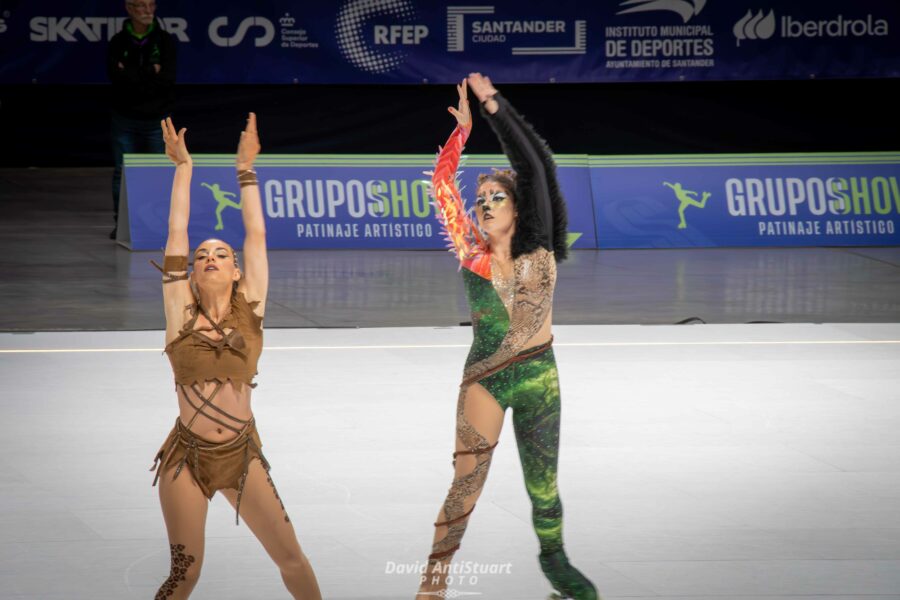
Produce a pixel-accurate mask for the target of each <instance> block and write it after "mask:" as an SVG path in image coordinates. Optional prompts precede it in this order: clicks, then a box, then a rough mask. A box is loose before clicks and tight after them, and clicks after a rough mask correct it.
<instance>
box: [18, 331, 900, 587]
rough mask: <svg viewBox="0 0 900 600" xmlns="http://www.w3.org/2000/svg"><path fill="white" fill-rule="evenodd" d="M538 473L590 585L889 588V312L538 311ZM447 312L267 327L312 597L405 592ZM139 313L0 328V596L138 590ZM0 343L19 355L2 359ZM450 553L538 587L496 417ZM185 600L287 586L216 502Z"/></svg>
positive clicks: (437, 495)
mask: <svg viewBox="0 0 900 600" xmlns="http://www.w3.org/2000/svg"><path fill="white" fill-rule="evenodd" d="M555 333H556V354H557V360H558V363H559V369H560V375H561V381H562V395H563V407H564V408H563V424H562V428H563V429H562V450H561V465H560V486H561V491H562V500H563V503H564V506H565V511H566V520H565V537H566V541H567V548H568V551H569V554H570V556H571V557H572V559H573V562H574V564H576V565H577V566H578V567H579V568H581V569H582V570H583V571H584V572H585V573H587V574H588V575H589V576H590V577H591V578H592V579H593V580H594V582H595V583H596V584H597V587H598V588H599V590H600V591H601V593H602V594H603V597H604V599H605V600H612V599H617V598H621V599H625V598H628V599H629V600H647V599H651V598H652V599H654V600H659V599H668V598H671V599H674V598H678V599H679V600H700V599H703V600H724V599H729V600H749V599H765V600H787V599H792V600H794V599H796V600H800V599H802V600H824V599H829V600H851V599H852V600H861V599H866V600H887V599H891V600H900V324H888V325H881V324H862V325H697V326H559V327H556V328H555ZM470 336H471V331H470V330H469V329H467V328H446V329H434V328H403V329H399V328H391V329H387V328H385V329H355V330H354V329H294V330H287V329H281V330H268V331H267V332H266V346H267V349H266V351H265V352H264V353H263V356H262V360H261V362H260V376H259V377H258V379H257V381H258V382H259V387H258V388H257V389H256V391H255V392H254V395H255V398H254V407H255V413H256V417H257V421H258V424H259V429H260V432H261V436H262V440H263V442H264V444H265V452H266V456H267V457H268V458H269V460H270V461H271V463H272V465H273V470H272V476H273V478H274V480H275V482H276V484H277V485H278V489H279V492H280V493H281V496H282V498H283V499H284V501H285V504H286V507H287V510H288V512H289V514H290V515H291V518H292V521H293V522H294V525H295V527H296V528H297V529H298V532H299V535H300V541H301V544H302V545H303V547H304V549H305V551H306V553H307V554H308V556H309V557H310V559H311V561H312V562H313V566H314V567H315V569H316V572H317V575H318V578H319V582H320V585H321V587H322V590H323V593H324V596H325V597H326V598H335V599H351V598H353V599H362V598H369V599H373V600H375V599H379V600H385V599H392V600H393V599H403V598H409V599H411V598H412V597H413V595H414V591H415V588H416V576H415V575H408V574H407V575H398V574H388V573H386V572H385V571H386V568H387V566H388V565H389V564H390V563H395V564H405V563H416V562H419V564H421V561H422V560H424V558H425V557H426V555H427V554H428V552H429V549H430V540H431V536H432V533H433V527H432V522H433V521H434V517H435V515H436V513H437V509H438V507H439V505H440V503H441V501H442V500H443V496H444V493H445V492H446V490H447V487H448V485H449V483H450V478H451V473H452V470H451V466H450V461H451V452H452V443H453V423H454V411H455V402H456V391H455V390H456V386H457V385H458V383H459V379H460V375H461V372H462V363H463V360H464V358H465V354H466V349H467V344H468V342H469V339H470ZM161 346H162V333H161V332H153V331H151V332H112V333H90V332H86V333H37V334H0V380H2V382H3V389H4V392H3V394H2V396H0V408H2V416H3V420H2V424H3V435H2V436H0V598H3V599H4V600H13V599H16V600H19V599H26V598H27V599H30V600H38V599H40V600H63V599H65V600H72V599H81V598H84V599H91V600H106V599H110V600H112V599H116V600H121V599H129V598H143V599H149V598H152V597H153V594H154V592H155V590H156V588H157V586H158V585H159V583H160V582H161V581H162V580H163V579H164V578H165V577H166V575H167V571H168V566H169V557H168V545H167V542H166V537H165V529H164V526H163V521H162V516H161V514H160V511H159V506H158V503H157V497H156V489H155V488H151V487H150V483H151V480H152V475H153V474H152V473H150V472H148V470H147V469H148V468H149V467H150V464H151V462H152V457H153V454H154V452H155V451H156V450H157V448H158V447H159V445H160V444H161V443H162V440H163V438H164V437H165V435H166V433H167V432H168V430H169V429H170V428H171V426H172V423H173V421H174V418H175V414H176V404H175V399H174V393H173V389H172V383H171V381H172V378H171V371H170V370H169V366H168V361H167V359H166V357H165V356H164V355H162V354H161V352H160V348H161ZM24 350H42V351H37V352H24ZM508 419H509V416H507V427H506V428H505V430H504V432H503V435H502V436H501V439H500V445H499V446H498V448H497V451H496V454H495V460H494V463H493V465H492V469H491V473H490V476H489V478H488V483H487V486H486V488H485V492H484V495H483V496H482V498H481V500H480V501H479V504H478V509H477V510H476V511H475V513H474V514H473V517H472V519H471V522H470V526H469V530H468V532H467V535H466V537H465V539H464V541H463V545H462V550H461V551H460V552H459V553H458V554H457V560H461V561H478V562H481V563H511V574H503V575H483V576H481V577H480V578H479V579H478V581H477V584H476V585H474V586H473V585H469V584H468V582H466V584H465V585H462V584H461V585H456V586H454V589H456V590H458V591H459V592H466V593H470V594H471V595H466V596H464V597H466V598H472V599H473V600H479V599H482V598H484V599H502V600H518V599H522V600H524V599H540V598H545V597H546V596H547V595H548V594H549V593H550V587H549V586H548V584H547V583H546V582H545V580H544V578H543V576H542V575H541V573H540V569H539V567H538V563H537V559H536V555H537V552H538V547H537V542H536V538H535V536H534V533H533V532H532V530H531V525H530V508H529V504H528V499H527V496H526V494H525V490H524V486H523V483H522V475H521V471H520V468H519V465H518V457H517V455H516V451H515V438H514V436H513V434H512V431H511V427H509V426H508V425H509V422H508ZM207 535H208V539H207V554H206V558H205V561H204V568H203V574H202V576H201V580H200V584H199V585H198V587H197V588H196V590H195V593H194V595H193V598H197V599H198V600H202V599H210V600H211V599H216V600H229V599H235V600H236V599H242V600H245V599H269V598H272V599H287V598H289V597H290V596H289V595H288V594H287V592H286V591H284V589H283V588H282V586H281V581H280V578H279V575H278V572H277V569H276V568H275V566H274V565H273V564H272V563H271V562H270V561H269V559H268V558H267V556H266V555H265V554H264V552H263V550H262V549H261V547H260V546H259V544H258V543H257V542H256V540H255V539H254V538H253V537H252V536H251V534H250V533H249V531H248V530H247V528H246V527H245V526H244V525H243V524H242V525H241V526H240V527H235V525H234V515H233V512H232V509H231V507H230V506H229V505H228V504H227V502H225V500H224V498H222V497H220V496H217V497H216V498H214V499H213V501H212V510H211V511H210V515H209V521H208V524H207Z"/></svg>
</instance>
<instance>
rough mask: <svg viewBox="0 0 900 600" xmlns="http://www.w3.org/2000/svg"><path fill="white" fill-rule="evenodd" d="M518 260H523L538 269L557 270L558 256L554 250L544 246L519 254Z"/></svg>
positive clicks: (524, 263) (522, 261) (525, 263)
mask: <svg viewBox="0 0 900 600" xmlns="http://www.w3.org/2000/svg"><path fill="white" fill-rule="evenodd" d="M516 262H517V263H519V262H521V263H522V264H523V265H527V266H528V267H530V268H531V269H538V270H541V271H556V257H555V256H554V255H553V252H552V251H550V250H547V249H546V248H544V247H543V246H539V247H538V248H535V249H534V250H532V251H531V252H528V253H527V254H523V255H521V256H519V257H518V258H517V259H516Z"/></svg>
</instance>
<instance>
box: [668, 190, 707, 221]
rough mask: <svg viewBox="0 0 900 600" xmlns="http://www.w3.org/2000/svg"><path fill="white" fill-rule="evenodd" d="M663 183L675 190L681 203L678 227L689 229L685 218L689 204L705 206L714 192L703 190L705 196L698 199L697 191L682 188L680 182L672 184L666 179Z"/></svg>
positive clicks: (698, 206)
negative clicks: (685, 211)
mask: <svg viewBox="0 0 900 600" xmlns="http://www.w3.org/2000/svg"><path fill="white" fill-rule="evenodd" d="M663 185H664V186H666V187H670V188H672V191H673V192H675V197H676V198H678V201H679V202H680V203H681V204H679V206H678V216H679V217H681V221H680V222H679V223H678V229H687V222H686V221H685V220H684V210H685V209H686V208H687V207H689V206H696V207H697V208H705V207H706V201H707V200H709V197H710V196H711V195H712V194H710V193H709V192H703V197H702V198H700V199H699V200H697V192H692V191H691V190H686V189H684V188H682V187H681V184H680V183H676V184H671V183H669V182H668V181H664V182H663Z"/></svg>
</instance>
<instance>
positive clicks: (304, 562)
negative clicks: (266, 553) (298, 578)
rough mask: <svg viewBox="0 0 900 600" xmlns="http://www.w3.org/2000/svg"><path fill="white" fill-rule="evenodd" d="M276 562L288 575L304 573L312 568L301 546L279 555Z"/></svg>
mask: <svg viewBox="0 0 900 600" xmlns="http://www.w3.org/2000/svg"><path fill="white" fill-rule="evenodd" d="M276 564H277V565H278V569H279V570H280V571H281V572H282V573H284V574H286V575H289V574H297V573H304V572H306V571H308V570H309V568H310V566H309V559H308V558H306V555H305V554H304V553H303V551H302V550H300V549H299V548H297V550H296V551H292V552H289V553H286V554H284V555H283V556H281V557H279V559H278V560H277V561H276Z"/></svg>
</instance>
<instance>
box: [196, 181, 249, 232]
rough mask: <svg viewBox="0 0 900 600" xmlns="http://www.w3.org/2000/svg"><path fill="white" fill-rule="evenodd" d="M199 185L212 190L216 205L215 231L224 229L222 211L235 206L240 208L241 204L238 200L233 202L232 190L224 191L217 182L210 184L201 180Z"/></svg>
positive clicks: (234, 195)
mask: <svg viewBox="0 0 900 600" xmlns="http://www.w3.org/2000/svg"><path fill="white" fill-rule="evenodd" d="M200 185H201V186H203V187H205V188H206V189H208V190H209V191H210V192H212V195H213V198H214V199H215V201H216V203H217V206H216V227H215V230H216V231H222V230H223V229H225V225H223V224H222V211H223V210H225V209H226V208H236V209H238V210H241V206H242V204H241V203H240V202H235V201H234V200H232V198H234V197H236V194H235V193H234V192H226V191H225V190H223V189H222V188H221V187H220V186H219V184H218V183H214V184H212V185H210V184H208V183H206V182H203V183H201V184H200Z"/></svg>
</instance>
